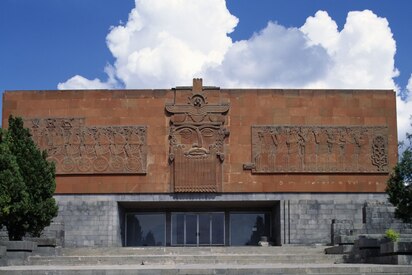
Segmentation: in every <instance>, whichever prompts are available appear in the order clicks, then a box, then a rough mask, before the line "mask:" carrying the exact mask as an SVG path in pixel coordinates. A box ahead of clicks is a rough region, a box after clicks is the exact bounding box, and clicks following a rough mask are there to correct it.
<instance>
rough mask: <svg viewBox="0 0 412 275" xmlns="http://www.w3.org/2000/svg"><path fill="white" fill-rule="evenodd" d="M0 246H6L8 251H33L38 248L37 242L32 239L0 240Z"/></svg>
mask: <svg viewBox="0 0 412 275" xmlns="http://www.w3.org/2000/svg"><path fill="white" fill-rule="evenodd" d="M0 246H5V247H6V248H7V252H12V251H16V252H32V251H33V250H35V249H36V248H37V243H35V242H31V241H0Z"/></svg>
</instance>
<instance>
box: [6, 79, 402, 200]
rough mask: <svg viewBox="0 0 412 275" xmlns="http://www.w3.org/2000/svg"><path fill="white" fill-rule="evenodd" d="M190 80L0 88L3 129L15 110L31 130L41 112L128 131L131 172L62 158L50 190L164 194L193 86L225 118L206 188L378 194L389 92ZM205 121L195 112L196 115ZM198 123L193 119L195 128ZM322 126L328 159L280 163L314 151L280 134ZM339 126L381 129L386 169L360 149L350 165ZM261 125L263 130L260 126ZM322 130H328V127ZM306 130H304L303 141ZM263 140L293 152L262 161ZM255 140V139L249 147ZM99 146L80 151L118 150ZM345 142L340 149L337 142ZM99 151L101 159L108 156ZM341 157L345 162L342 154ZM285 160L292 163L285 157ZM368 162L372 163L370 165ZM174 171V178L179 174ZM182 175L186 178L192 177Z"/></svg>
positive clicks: (393, 142)
mask: <svg viewBox="0 0 412 275" xmlns="http://www.w3.org/2000/svg"><path fill="white" fill-rule="evenodd" d="M199 85H200V86H199ZM194 86H195V87H194V88H193V91H192V87H183V88H176V89H171V90H78V91H70V90H67V91H6V92H5V93H4V95H3V126H4V127H7V118H8V117H9V115H10V114H13V115H14V116H21V117H23V118H24V119H25V121H26V122H27V121H32V122H33V121H34V122H33V124H27V125H28V127H34V126H33V125H34V124H35V123H39V125H40V124H42V123H43V124H42V125H40V126H41V127H43V128H44V127H48V126H47V125H46V124H47V119H53V118H55V119H57V121H60V120H61V119H63V120H64V119H77V120H76V121H80V122H75V123H80V124H81V125H80V126H78V127H80V128H79V129H86V130H87V131H92V132H93V131H94V133H97V132H99V131H106V132H107V131H109V132H110V133H111V135H113V139H116V136H115V135H116V133H118V131H123V132H122V133H126V134H124V135H126V136H127V140H128V141H127V142H126V141H121V138H122V137H121V136H120V137H119V140H120V141H119V142H120V144H121V148H120V147H119V148H120V149H121V150H123V149H122V148H123V147H125V146H126V147H127V148H128V150H129V151H130V152H132V153H130V152H129V153H128V152H126V153H122V154H124V155H120V154H119V155H118V156H117V157H120V158H127V156H128V157H129V159H130V163H129V166H130V167H129V166H127V165H126V166H127V167H128V169H129V168H130V169H129V170H127V169H124V170H122V169H123V168H122V169H120V170H110V169H109V170H107V169H106V170H105V171H103V170H104V168H105V167H106V166H105V165H106V164H105V163H102V165H101V166H94V167H95V170H93V168H91V167H92V165H91V164H90V163H86V162H83V163H82V165H83V166H79V169H80V170H76V169H74V170H73V169H72V168H73V166H72V165H74V164H73V163H66V166H65V169H66V168H67V171H69V170H70V171H71V172H67V173H66V172H64V171H63V170H61V169H60V168H59V167H58V171H60V172H59V173H58V175H57V178H56V181H57V189H56V193H58V194H80V193H84V194H91V193H94V194H96V193H100V194H101V193H106V194H112V193H171V192H175V191H176V189H174V184H177V183H174V178H175V176H174V175H179V174H178V173H179V172H178V171H180V170H173V169H175V168H174V166H173V163H172V162H173V161H175V160H174V159H172V160H171V156H170V152H171V149H170V147H171V145H170V139H169V134H170V125H171V118H172V117H174V118H173V121H174V122H173V123H175V124H176V125H180V124H179V121H181V117H179V112H180V113H182V112H183V113H184V112H185V110H184V108H186V107H184V105H185V104H186V105H188V104H189V103H188V98H190V96H191V95H193V93H194V92H198V93H199V94H202V95H203V97H204V98H207V102H206V101H205V102H204V104H206V105H204V106H211V105H214V106H215V107H213V108H211V109H210V108H209V109H207V108H206V109H204V110H206V111H205V112H206V113H207V114H206V115H208V114H209V113H208V112H212V113H213V112H215V113H213V114H212V113H210V114H212V115H210V117H211V118H210V121H214V119H215V120H219V121H221V120H223V121H221V124H219V125H220V126H216V127H217V128H219V127H221V128H222V129H223V128H225V129H227V130H228V131H227V132H228V133H230V134H229V135H228V136H225V137H223V138H222V140H223V142H224V145H223V147H220V148H221V149H216V150H217V151H219V150H220V151H219V152H217V153H216V152H215V153H216V154H217V155H218V156H219V157H220V158H221V159H220V160H219V161H216V163H212V164H211V165H216V166H213V167H217V168H216V169H214V171H215V170H216V171H217V172H216V173H218V174H217V176H216V177H217V178H219V180H218V186H217V188H215V189H210V190H213V191H214V192H226V193H231V192H235V193H239V192H240V193H241V192H339V193H340V192H384V191H385V187H386V181H387V179H388V175H389V171H391V169H392V167H393V166H394V165H395V163H396V160H397V134H396V133H397V129H396V99H395V93H394V91H389V90H377V91H376V90H374V91H371V90H280V89H219V88H216V87H202V86H201V82H200V84H199V83H196V82H195V83H194ZM203 97H202V98H203ZM173 104H174V105H173ZM193 104H194V105H193V106H195V105H196V103H193ZM166 105H173V106H175V105H176V106H178V107H176V108H177V109H176V108H175V109H173V110H172V111H170V110H169V111H167V110H166V109H165V106H166ZM189 105H190V104H189ZM179 106H180V107H179ZM182 106H183V107H182ZM216 106H229V110H228V111H227V112H225V110H224V108H226V107H216ZM179 108H180V109H179ZM193 108H195V107H193ZM219 108H220V109H219ZM182 110H183V111H182ZM193 110H195V109H193ZM216 110H217V111H216ZM219 110H220V111H221V112H220V111H219ZM171 112H172V113H171ZM173 112H174V113H173ZM219 112H220V113H219ZM180 116H181V114H180ZM206 117H207V116H206ZM215 117H216V118H215ZM204 118H205V117H200V118H199V119H200V120H202V119H204ZM33 119H34V120H33ZM179 119H180V120H179ZM196 119H197V118H194V120H193V121H194V122H193V121H192V124H193V125H195V124H196ZM27 123H28V122H27ZM199 123H203V122H199ZM199 123H198V124H196V125H200V124H199ZM216 125H217V124H216ZM137 126H143V127H145V128H139V129H143V130H141V131H143V132H144V135H143V136H141V137H136V138H135V139H133V138H132V134H133V131H134V130H135V129H137V128H136V127H137ZM252 126H255V127H256V126H258V128H259V126H262V127H263V126H267V128H266V136H264V134H260V135H259V134H255V135H256V136H255V137H253V138H252ZM295 126H296V127H295ZM36 127H37V126H36ZM59 127H60V130H59V131H61V132H62V133H63V132H64V131H65V128H64V126H61V125H60V126H59ZM71 127H73V126H71ZM122 127H123V128H122ZM328 127H329V128H331V129H335V128H336V131H337V132H335V134H334V135H335V140H336V141H335V142H331V143H330V144H333V145H331V147H330V148H329V149H328V147H325V144H327V143H325V142H326V141H323V147H322V142H321V143H319V144H320V147H319V148H323V149H321V150H324V151H323V153H325V152H326V151H325V150H330V152H332V151H333V150H335V151H333V152H335V153H334V155H331V156H332V157H331V158H330V159H324V160H323V164H322V165H323V166H322V165H320V166H319V167H316V168H310V166H308V165H307V166H306V167H304V166H303V165H304V164H302V163H303V162H302V163H301V162H299V161H297V162H295V164H294V165H295V166H293V165H291V166H290V167H289V166H288V165H287V163H289V162H290V163H292V159H293V154H294V156H295V157H296V154H298V155H299V154H302V150H306V152H305V154H307V156H308V159H311V160H308V162H310V161H314V159H315V158H316V159H317V156H316V153H314V151H313V150H314V149H313V148H314V147H313V146H312V147H311V148H312V149H310V147H309V145H308V146H306V148H304V149H302V148H303V147H298V146H297V144H298V143H293V142H292V143H291V142H289V141H287V140H286V139H288V137H292V136H296V137H297V133H296V132H293V131H298V132H299V131H306V130H307V129H309V131H312V130H313V129H321V130H322V129H326V128H328ZM339 127H343V128H344V129H346V130H344V131H348V132H351V133H352V132H356V131H358V130H359V129H360V131H364V132H365V131H366V132H367V131H369V132H371V131H372V132H373V131H377V132H378V134H379V135H382V136H383V137H384V141H383V142H384V145H383V147H382V148H381V152H383V154H384V155H385V156H384V160H383V166H376V165H375V166H376V167H375V166H374V165H372V164H371V163H369V162H370V159H371V157H372V155H370V154H369V153H367V154H369V155H363V153H362V152H363V151H359V152H357V153H356V154H361V155H362V156H363V158H362V156H361V157H358V155H357V157H356V161H357V162H359V164H356V165H355V164H353V162H354V157H351V156H354V154H355V153H354V152H355V151H356V150H357V149H356V146H355V145H354V144H355V143H354V142H352V145H350V146H349V145H347V146H346V145H342V144H341V143H339V137H337V136H336V135H337V133H338V134H339V131H341V130H339V129H341V128H339ZM120 128H121V129H120ZM33 129H35V128H32V131H33ZM73 129H74V128H73ZM99 129H103V130H99ZM107 129H109V130H107ZM119 129H120V130H119ZM122 129H123V130H122ZM124 129H126V130H124ZM259 129H263V130H264V129H265V128H264V127H263V128H259ZM279 129H280V130H281V131H283V132H282V133H283V134H282V133H280V132H276V131H278V130H279ZM282 129H283V130H282ZM288 129H289V130H288ZM293 129H295V130H293ZM305 129H306V130H305ZM348 129H349V130H348ZM357 129H358V130H357ZM362 129H363V130H362ZM365 129H366V130H365ZM376 129H377V130H376ZM79 131H84V130H79ZM136 131H138V130H136ZM139 131H140V130H139ZM291 131H292V132H291ZM268 133H269V134H268ZM274 133H277V134H278V135H275V134H274ZM345 133H346V132H345ZM373 133H375V132H373ZM373 133H372V136H369V140H367V141H364V143H365V144H366V145H365V147H363V149H365V148H366V152H370V150H369V149H370V148H372V146H375V147H376V146H378V147H379V144H378V145H376V144H375V143H376V140H375V139H374V137H373ZM305 135H306V137H307V140H311V141H310V142H311V144H312V145H314V146H315V145H316V143H315V141H314V140H315V139H314V134H313V133H312V132H310V133H309V134H308V132H305V133H304V136H305ZM324 135H325V137H328V136H327V131H326V130H325V134H324ZM351 135H355V134H351ZM275 136H276V137H275ZM308 136H310V137H309V138H308ZM355 136H356V135H355ZM265 138H269V139H271V140H273V139H278V140H277V142H279V144H283V145H279V147H277V148H278V149H279V152H280V151H281V148H283V154H286V155H287V153H285V152H289V151H286V150H290V152H291V153H290V154H291V155H290V156H286V155H284V156H282V155H281V154H280V153H279V156H282V157H281V158H278V159H276V157H274V158H273V159H272V160H269V158H270V157H268V156H267V155H265V156H263V155H261V156H260V157H259V160H258V158H257V157H256V152H258V153H259V154H260V153H261V152H263V151H264V149H259V148H260V147H262V146H264V144H263V145H262V140H264V139H265ZM282 139H283V140H282ZM133 140H134V141H133ZM37 142H40V143H41V142H42V141H41V138H40V137H38V140H37ZM56 142H57V141H56ZM60 142H64V141H60ZM122 142H123V143H122ZM252 142H254V143H255V144H254V145H252ZM259 142H260V143H259ZM271 142H272V141H271ZM296 142H297V141H296ZM143 143H144V144H143ZM73 144H75V142H74V141H73V142H72V144H71V145H73ZM96 144H97V145H93V144H92V143H87V142H86V141H84V144H83V145H84V146H83V147H82V148H83V149H82V150H86V151H87V148H88V147H87V146H89V147H90V146H91V147H93V148H95V146H103V145H105V146H107V148H109V149H110V150H116V147H113V146H116V144H109V143H107V144H104V142H103V141H101V142H100V143H99V142H97V141H96ZM273 144H274V143H273ZM273 144H272V143H271V144H269V145H270V146H272V147H271V148H272V149H270V150H272V151H273V150H277V149H273V148H274V147H273V146H274V145H273ZM308 144H309V141H308ZM348 144H349V143H348ZM43 145H44V144H43ZM266 145H267V146H269V145H268V144H266ZM133 146H134V147H133ZM139 146H140V147H139ZM195 146H198V145H195ZM253 146H254V149H253V148H252V147H253ZM259 146H260V147H259ZM270 146H269V147H270ZM281 146H283V147H281ZM285 146H286V147H285ZM287 146H290V147H287ZM293 146H295V147H293ZM344 146H346V147H345V148H344ZM66 147H67V146H66ZM91 147H90V148H91ZM269 147H268V148H269ZM101 148H103V147H101ZM133 148H141V149H138V150H141V151H139V154H140V155H139V156H138V157H139V161H140V162H139V161H136V159H138V157H136V158H133V156H132V155H133V150H134V149H133ZM222 148H223V149H222ZM262 148H263V147H262ZM299 148H300V149H299ZM339 148H340V149H339ZM103 149H104V148H103ZM103 149H102V151H101V152H102V153H101V156H104V154H105V153H104V150H103ZM109 149H108V150H109ZM195 149H196V148H195ZM252 149H253V150H252ZM256 150H257V151H256ZM259 150H263V151H259ZM293 150H295V151H293ZM310 150H312V151H311V152H312V155H310V154H309V153H308V152H309V151H310ZM316 150H318V149H316ZM339 150H347V152H346V153H345V154H347V155H346V156H344V155H340V153H339V152H343V151H339ZM376 150H378V151H379V150H380V149H379V148H377V149H376ZM252 151H253V152H252ZM319 152H320V151H319ZM52 153H53V152H52ZM195 153H196V152H195ZM56 154H57V153H56ZM74 154H75V153H74ZM83 154H85V153H83ZM126 154H127V156H126ZM131 154H132V155H131ZM262 154H263V153H262ZM319 154H320V153H319ZM342 154H343V153H342ZM348 154H349V155H348ZM365 156H366V157H365ZM341 157H342V159H340V158H341ZM264 158H266V160H264V161H266V162H270V161H272V163H271V164H270V165H269V166H270V167H269V166H267V165H266V166H264V165H263V166H262V164H261V162H262V159H264ZM279 159H281V161H283V166H282V167H283V168H282V169H279V170H276V171H274V170H273V169H277V168H276V165H277V164H276V163H275V162H277V163H279V162H280V160H279ZM286 159H287V161H289V162H285V161H286ZM60 161H62V160H60ZM316 161H317V160H316ZM257 162H258V163H257ZM329 162H330V163H332V164H331V166H328V167H326V166H325V167H324V165H328V163H329ZM365 162H366V164H365ZM208 163H211V162H210V161H209V162H208ZM285 163H286V165H285ZM325 163H326V164H325ZM76 165H80V164H76ZM256 165H258V166H256ZM259 165H260V166H259ZM354 165H355V166H354ZM126 166H125V167H126ZM259 167H260V168H259ZM262 167H263V168H262ZM365 167H366V168H365ZM101 168H102V169H103V170H102V171H103V172H100V171H101V170H99V169H101ZM115 168H116V167H115ZM374 168H377V169H375V170H374ZM59 169H60V170H59ZM82 169H85V170H84V171H86V170H87V169H89V170H87V171H86V172H85V173H82V171H83V170H82ZM96 169H97V170H96ZM133 169H134V170H133ZM176 169H180V168H176ZM259 169H260V170H259ZM368 169H369V170H368ZM203 172H204V171H203ZM206 176H207V175H206ZM179 177H180V176H179ZM179 177H177V176H176V178H177V179H178V178H179ZM184 177H186V180H187V181H188V182H189V184H190V175H186V176H184ZM187 177H189V178H187ZM212 178H213V177H212ZM183 189H184V188H183ZM183 189H182V190H183ZM199 190H201V189H199ZM207 190H209V189H207ZM207 190H206V191H207ZM210 190H209V191H210ZM189 191H190V190H189ZM193 191H194V192H198V189H193ZM200 192H202V191H200Z"/></svg>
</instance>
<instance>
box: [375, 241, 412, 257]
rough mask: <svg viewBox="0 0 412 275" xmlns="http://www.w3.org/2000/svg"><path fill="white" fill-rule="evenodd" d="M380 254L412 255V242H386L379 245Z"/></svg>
mask: <svg viewBox="0 0 412 275" xmlns="http://www.w3.org/2000/svg"><path fill="white" fill-rule="evenodd" d="M380 253H381V254H383V255H386V254H398V255H402V254H412V242H388V243H383V244H381V245H380Z"/></svg>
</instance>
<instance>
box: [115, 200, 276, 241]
mask: <svg viewBox="0 0 412 275" xmlns="http://www.w3.org/2000/svg"><path fill="white" fill-rule="evenodd" d="M119 210H120V213H121V215H120V218H121V221H120V222H121V224H122V243H123V245H124V246H132V247H133V246H136V247H139V246H249V245H252V246H253V245H258V243H259V241H260V239H261V237H263V236H266V237H267V238H268V240H269V241H270V242H271V243H272V244H273V245H280V203H279V201H264V202H263V201H248V202H243V201H232V202H205V201H203V202H202V201H195V202H193V201H188V202H156V203H154V202H152V203H141V202H120V203H119Z"/></svg>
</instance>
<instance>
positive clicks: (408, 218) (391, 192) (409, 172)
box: [386, 134, 412, 223]
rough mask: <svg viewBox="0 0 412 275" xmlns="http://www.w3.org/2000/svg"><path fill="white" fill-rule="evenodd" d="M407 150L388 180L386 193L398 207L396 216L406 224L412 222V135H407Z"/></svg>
mask: <svg viewBox="0 0 412 275" xmlns="http://www.w3.org/2000/svg"><path fill="white" fill-rule="evenodd" d="M407 142H408V143H409V144H408V145H407V146H406V150H405V151H404V152H403V153H402V156H401V159H400V161H399V162H398V163H397V164H396V166H395V168H394V169H393V172H392V174H391V176H390V178H389V180H388V185H387V188H386V192H387V193H388V196H389V201H390V202H391V203H392V204H393V205H394V206H395V207H396V210H395V216H396V217H397V218H399V219H401V220H402V221H404V222H406V223H411V222H412V135H411V134H407Z"/></svg>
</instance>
